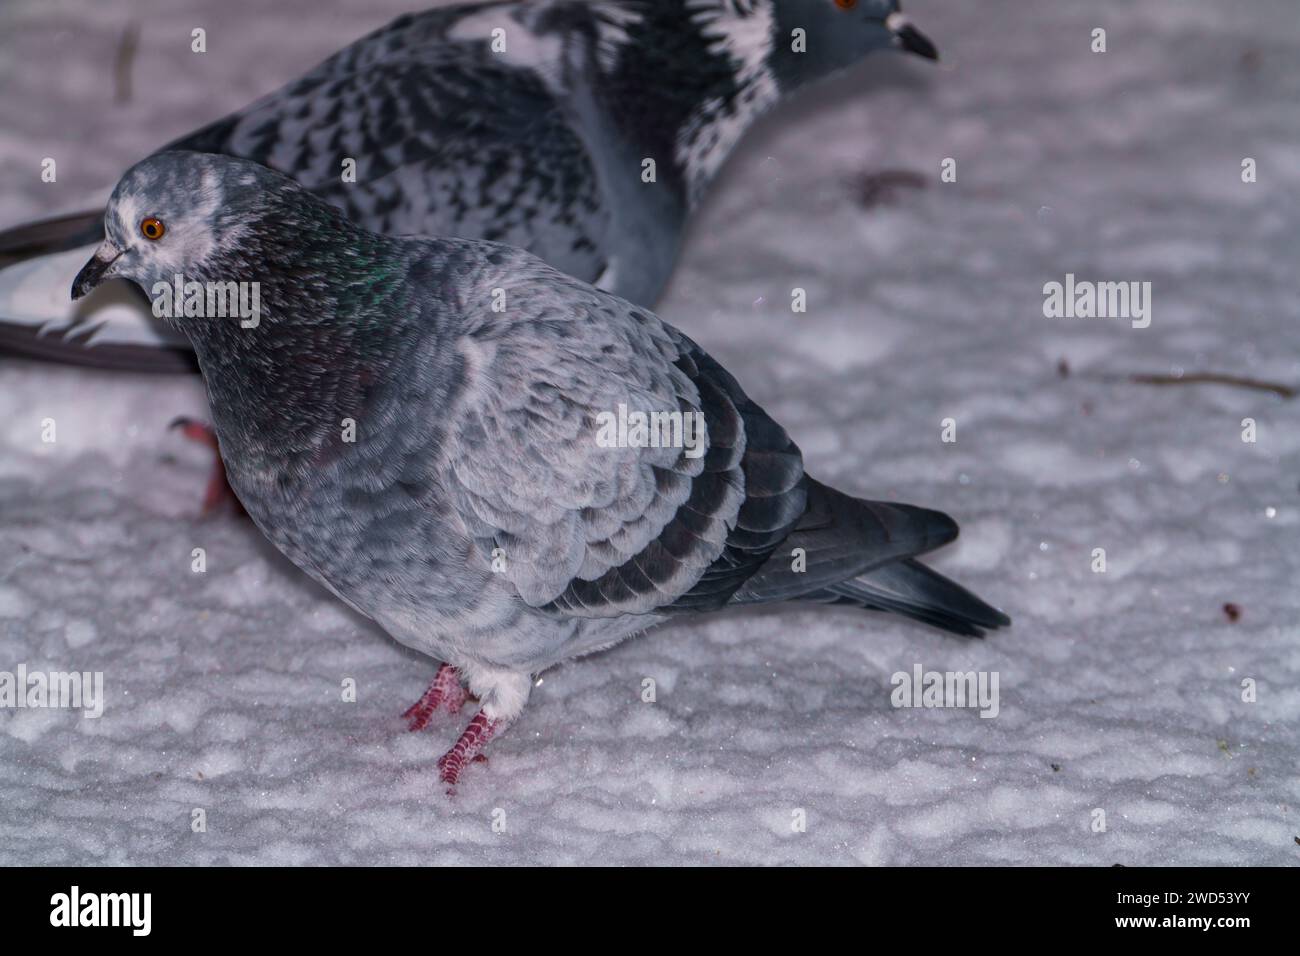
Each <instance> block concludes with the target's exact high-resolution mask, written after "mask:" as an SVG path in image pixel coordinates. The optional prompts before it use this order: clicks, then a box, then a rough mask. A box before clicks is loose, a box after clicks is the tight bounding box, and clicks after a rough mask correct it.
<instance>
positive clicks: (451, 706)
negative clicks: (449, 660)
mask: <svg viewBox="0 0 1300 956" xmlns="http://www.w3.org/2000/svg"><path fill="white" fill-rule="evenodd" d="M468 699H469V693H468V692H467V691H466V690H465V688H464V686H463V685H462V684H461V682H460V676H459V675H458V674H457V673H456V668H454V667H452V666H451V665H450V664H443V665H442V666H441V667H439V668H438V673H436V674H434V675H433V681H432V682H431V683H430V684H429V689H428V690H426V691H425V692H424V694H423V695H422V696H421V697H420V699H419V700H417V701H416V702H415V703H414V704H412V705H411V706H410V707H408V708H407V709H406V712H405V713H404V714H402V717H403V719H405V720H406V721H408V724H407V729H408V730H410V731H417V730H423V729H424V728H425V727H427V726H429V721H430V720H432V719H433V715H434V714H436V713H437V712H438V711H439V710H445V711H447V713H449V714H458V713H460V709H461V708H462V707H464V706H465V701H466V700H468Z"/></svg>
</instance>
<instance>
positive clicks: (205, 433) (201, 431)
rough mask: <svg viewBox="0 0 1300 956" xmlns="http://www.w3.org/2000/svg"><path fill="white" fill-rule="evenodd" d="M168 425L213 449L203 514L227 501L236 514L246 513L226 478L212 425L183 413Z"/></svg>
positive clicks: (204, 496) (214, 509) (204, 493)
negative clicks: (187, 416)
mask: <svg viewBox="0 0 1300 956" xmlns="http://www.w3.org/2000/svg"><path fill="white" fill-rule="evenodd" d="M167 427H168V428H179V429H180V430H181V434H182V435H184V436H185V437H186V438H188V439H189V440H190V441H192V442H197V443H198V444H200V445H206V446H207V447H209V448H211V449H212V457H213V462H212V473H211V475H210V476H209V477H208V487H207V489H206V490H205V491H204V492H203V514H204V515H210V514H212V513H213V512H214V511H216V510H217V509H218V508H220V507H221V505H222V504H224V503H225V502H226V501H229V502H230V503H231V505H232V506H233V507H234V509H235V513H236V514H245V513H246V512H245V511H244V506H243V505H242V504H240V503H239V499H238V498H236V497H235V493H234V491H232V490H231V488H230V482H229V481H227V480H226V466H225V464H223V463H222V461H221V452H220V449H219V448H218V447H217V433H216V432H214V431H213V430H212V426H211V425H205V424H203V423H202V422H196V421H195V420H194V419H192V418H186V417H185V416H184V415H182V416H181V417H179V418H175V419H173V420H172V423H171V424H170V425H168V426H167Z"/></svg>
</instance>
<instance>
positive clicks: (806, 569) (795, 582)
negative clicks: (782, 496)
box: [732, 479, 957, 604]
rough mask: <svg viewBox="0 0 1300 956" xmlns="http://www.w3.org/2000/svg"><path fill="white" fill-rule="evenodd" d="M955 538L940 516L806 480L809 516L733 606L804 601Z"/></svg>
mask: <svg viewBox="0 0 1300 956" xmlns="http://www.w3.org/2000/svg"><path fill="white" fill-rule="evenodd" d="M956 537H957V523H956V522H955V521H953V520H952V519H951V518H949V517H948V516H947V515H946V514H943V513H942V512H940V511H931V510H930V509H928V508H918V507H916V506H915V505H904V504H894V503H890V502H885V501H866V500H864V499H861V498H853V497H851V496H849V495H846V494H844V493H842V492H839V491H836V490H835V489H834V488H828V487H827V486H826V485H823V484H822V483H821V482H819V481H814V480H812V479H809V480H808V505H807V511H806V512H805V513H804V515H803V517H802V518H801V519H800V521H799V524H798V526H797V527H796V528H795V530H794V531H792V532H791V533H790V534H789V536H787V537H786V539H785V541H783V542H782V543H781V546H780V547H779V548H777V550H776V551H775V552H773V554H772V556H771V557H770V558H769V559H768V560H767V562H766V563H765V564H764V565H763V566H762V567H761V568H759V570H758V571H757V572H756V573H755V574H754V575H753V576H752V577H751V578H750V579H749V580H748V581H746V582H745V583H744V585H743V586H742V587H741V588H740V589H739V590H738V591H736V593H735V594H734V595H733V596H732V603H733V604H770V603H772V602H775V601H790V600H794V599H796V598H802V597H805V596H806V595H811V594H815V593H817V592H818V591H821V590H823V589H825V588H828V587H831V586H832V585H835V584H839V583H840V582H841V581H845V580H849V579H851V578H855V577H857V576H858V575H861V574H864V573H866V572H867V571H868V570H870V569H871V568H873V567H875V566H878V565H883V564H885V563H887V562H891V561H896V560H898V559H899V558H908V557H911V556H912V555H914V554H923V553H925V552H926V551H931V550H933V549H935V548H938V547H940V546H942V545H945V544H947V543H948V542H949V541H951V540H953V539H954V538H956ZM795 549H798V550H800V551H801V552H802V553H803V555H804V558H805V563H804V565H803V566H802V567H798V568H796V566H795V564H794V562H792V561H791V556H792V554H793V552H794V551H795Z"/></svg>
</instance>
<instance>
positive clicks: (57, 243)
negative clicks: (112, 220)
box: [0, 209, 104, 269]
mask: <svg viewBox="0 0 1300 956" xmlns="http://www.w3.org/2000/svg"><path fill="white" fill-rule="evenodd" d="M103 238H104V210H102V209H96V210H92V211H90V212H78V213H73V214H72V215H70V216H57V217H55V218H53V219H42V220H40V221H39V222H29V223H27V224H26V225H22V226H15V227H14V228H13V229H6V230H5V231H4V232H0V269H3V268H5V267H6V266H11V265H13V264H14V263H15V262H22V261H24V260H25V259H31V258H32V257H33V256H45V255H49V254H50V253H54V252H67V251H68V250H69V249H76V248H78V247H79V246H88V245H90V244H91V243H95V242H100V241H101V240H103Z"/></svg>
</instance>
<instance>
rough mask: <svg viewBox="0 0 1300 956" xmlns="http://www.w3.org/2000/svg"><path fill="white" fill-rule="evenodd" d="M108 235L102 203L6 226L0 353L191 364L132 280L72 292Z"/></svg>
mask: <svg viewBox="0 0 1300 956" xmlns="http://www.w3.org/2000/svg"><path fill="white" fill-rule="evenodd" d="M103 239H104V211H103V210H102V209H96V210H92V211H88V212H80V213H74V214H72V215H68V216H57V217H55V218H52V219H42V220H40V221H39V222H32V223H27V224H26V225H22V226H16V227H14V228H12V229H8V230H5V231H4V232H0V355H19V356H23V357H25V358H34V359H41V360H44V361H49V362H59V363H62V364H65V365H80V366H85V367H89V368H105V369H114V370H118V371H128V372H193V371H195V370H196V365H195V362H194V356H193V353H192V352H191V350H190V347H189V344H188V343H187V342H185V340H184V338H183V336H181V335H180V333H179V332H175V331H173V330H171V329H168V328H167V327H166V326H164V325H163V324H162V323H161V322H160V321H159V320H157V319H155V318H154V317H153V316H152V314H151V313H150V311H149V309H148V307H147V304H148V300H147V299H146V298H145V296H144V294H143V293H142V292H141V291H140V290H139V289H138V288H136V287H134V286H128V285H126V284H124V283H108V284H106V285H105V286H104V287H103V288H102V289H98V290H96V291H95V292H94V293H92V294H91V296H90V297H88V298H87V299H86V300H84V301H83V302H81V303H78V304H77V305H73V304H72V303H71V302H70V301H69V300H68V289H69V287H70V286H71V284H72V277H73V276H75V275H76V274H77V270H78V269H79V268H80V267H81V264H82V263H83V262H85V260H86V259H87V258H88V257H89V256H90V255H91V254H92V253H93V252H94V250H95V248H96V247H97V246H98V245H99V243H100V242H102V241H103Z"/></svg>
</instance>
